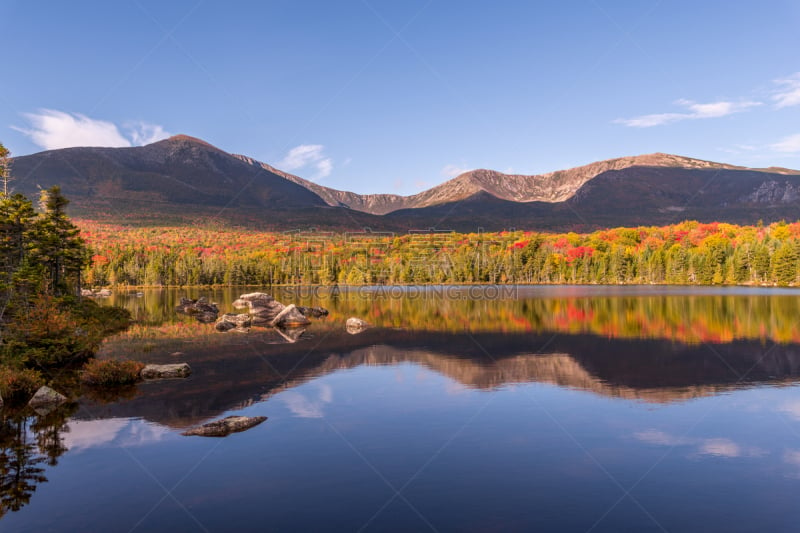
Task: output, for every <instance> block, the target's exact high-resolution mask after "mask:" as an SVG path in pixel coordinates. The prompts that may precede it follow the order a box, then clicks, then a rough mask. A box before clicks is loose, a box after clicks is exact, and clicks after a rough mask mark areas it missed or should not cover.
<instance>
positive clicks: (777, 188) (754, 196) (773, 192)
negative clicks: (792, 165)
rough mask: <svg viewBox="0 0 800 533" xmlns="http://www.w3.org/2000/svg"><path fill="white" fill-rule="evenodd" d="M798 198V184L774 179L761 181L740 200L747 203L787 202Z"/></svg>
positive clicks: (774, 203) (795, 200)
mask: <svg viewBox="0 0 800 533" xmlns="http://www.w3.org/2000/svg"><path fill="white" fill-rule="evenodd" d="M798 200H800V186H795V185H792V184H791V183H789V182H788V181H785V182H783V183H779V182H777V181H775V180H769V181H765V182H763V183H762V184H761V185H759V187H758V188H757V189H756V190H755V191H753V192H752V193H750V194H748V195H746V196H743V197H742V198H741V201H742V202H744V203H749V204H767V205H778V204H789V203H793V202H797V201H798Z"/></svg>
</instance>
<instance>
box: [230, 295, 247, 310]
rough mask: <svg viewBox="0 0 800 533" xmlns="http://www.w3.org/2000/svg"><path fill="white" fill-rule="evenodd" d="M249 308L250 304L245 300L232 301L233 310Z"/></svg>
mask: <svg viewBox="0 0 800 533" xmlns="http://www.w3.org/2000/svg"><path fill="white" fill-rule="evenodd" d="M249 307H250V302H249V301H247V300H242V299H241V298H239V299H237V300H234V301H233V308H234V309H247V308H249Z"/></svg>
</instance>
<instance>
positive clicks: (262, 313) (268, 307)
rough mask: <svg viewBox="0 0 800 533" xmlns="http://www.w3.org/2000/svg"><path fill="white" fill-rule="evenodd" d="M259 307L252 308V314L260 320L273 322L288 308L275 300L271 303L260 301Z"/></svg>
mask: <svg viewBox="0 0 800 533" xmlns="http://www.w3.org/2000/svg"><path fill="white" fill-rule="evenodd" d="M258 303H259V305H257V306H253V307H251V308H250V314H251V315H253V316H257V317H259V318H265V319H267V320H273V319H274V318H275V317H276V316H278V314H280V312H281V311H283V310H284V309H286V306H285V305H283V304H282V303H280V302H277V301H275V300H273V301H271V302H263V301H259V302H258Z"/></svg>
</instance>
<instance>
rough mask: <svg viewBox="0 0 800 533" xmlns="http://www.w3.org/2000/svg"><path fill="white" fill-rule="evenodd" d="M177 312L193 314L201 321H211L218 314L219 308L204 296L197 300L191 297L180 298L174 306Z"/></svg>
mask: <svg viewBox="0 0 800 533" xmlns="http://www.w3.org/2000/svg"><path fill="white" fill-rule="evenodd" d="M175 310H176V311H177V312H179V313H183V314H186V315H192V316H194V317H195V318H196V319H197V320H198V321H200V322H203V323H209V322H213V321H214V320H216V319H217V315H219V308H218V307H217V304H215V303H209V302H208V300H206V299H205V298H204V297H202V296H201V297H200V298H198V299H197V300H192V299H191V298H181V300H180V303H179V304H178V306H177V307H176V308H175Z"/></svg>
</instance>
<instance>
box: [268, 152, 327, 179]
mask: <svg viewBox="0 0 800 533" xmlns="http://www.w3.org/2000/svg"><path fill="white" fill-rule="evenodd" d="M277 166H278V168H280V169H281V170H287V171H294V170H301V169H303V170H311V171H312V172H314V174H313V175H312V176H311V177H310V178H311V179H312V180H320V179H323V178H325V177H327V176H329V175H330V173H331V172H332V171H333V159H331V158H329V157H326V156H325V147H324V146H323V145H321V144H301V145H300V146H295V147H294V148H292V149H291V150H289V153H288V154H286V157H284V158H283V160H281V161H280V162H279V163H278V165H277Z"/></svg>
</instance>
